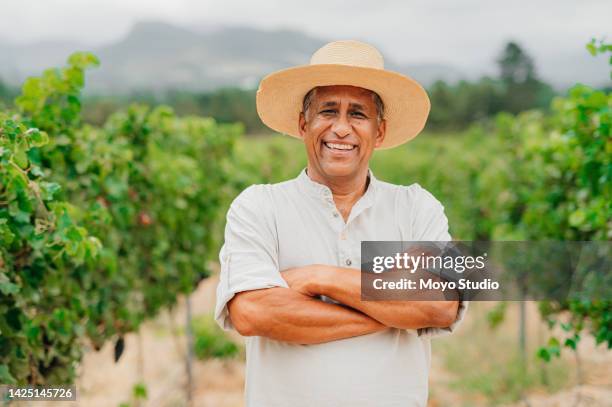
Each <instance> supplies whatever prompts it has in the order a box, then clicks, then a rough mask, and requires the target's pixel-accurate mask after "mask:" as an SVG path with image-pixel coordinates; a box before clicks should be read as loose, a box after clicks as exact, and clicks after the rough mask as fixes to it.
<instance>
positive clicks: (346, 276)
mask: <svg viewBox="0 0 612 407" xmlns="http://www.w3.org/2000/svg"><path fill="white" fill-rule="evenodd" d="M317 276H318V278H316V281H315V282H313V284H312V285H311V294H319V295H325V296H327V297H330V298H333V299H334V300H336V301H338V302H340V303H342V304H345V305H347V306H349V307H351V308H354V309H356V310H359V311H361V312H363V313H364V314H366V315H369V316H370V317H372V318H374V319H376V320H377V321H379V322H381V323H382V324H384V325H386V326H389V327H394V328H400V329H419V328H429V327H447V326H449V325H451V324H452V322H453V321H454V320H455V318H456V315H457V309H458V305H459V304H458V302H457V301H443V300H439V301H362V300H361V272H360V271H359V270H355V269H349V268H341V267H331V266H324V267H322V269H321V273H319V274H317Z"/></svg>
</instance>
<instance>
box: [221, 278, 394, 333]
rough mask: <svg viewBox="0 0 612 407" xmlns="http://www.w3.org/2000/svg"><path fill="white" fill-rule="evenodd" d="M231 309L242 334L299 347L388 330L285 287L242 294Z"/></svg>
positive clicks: (372, 321)
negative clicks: (300, 345)
mask: <svg viewBox="0 0 612 407" xmlns="http://www.w3.org/2000/svg"><path fill="white" fill-rule="evenodd" d="M228 309H229V313H230V318H231V320H232V323H233V324H234V326H235V327H236V329H237V330H238V332H240V333H241V334H242V335H244V336H264V337H268V338H271V339H275V340H279V341H284V342H290V343H296V344H316V343H323V342H329V341H334V340H338V339H345V338H350V337H354V336H360V335H365V334H368V333H373V332H377V331H381V330H383V329H386V328H387V327H385V326H384V325H383V324H381V323H380V322H378V321H376V320H375V319H373V318H371V317H369V316H367V315H365V314H363V313H362V312H359V311H356V310H354V309H350V308H347V307H343V306H341V305H336V304H329V303H326V302H323V301H321V300H319V299H316V298H313V297H311V296H308V295H304V294H302V293H299V292H297V291H294V290H292V289H290V288H283V287H275V288H268V289H263V290H253V291H247V292H242V293H238V294H237V295H236V296H235V297H234V298H233V299H232V300H231V301H230V302H229V304H228Z"/></svg>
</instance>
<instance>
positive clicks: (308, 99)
mask: <svg viewBox="0 0 612 407" xmlns="http://www.w3.org/2000/svg"><path fill="white" fill-rule="evenodd" d="M317 89H319V86H315V87H314V88H312V89H310V90H309V91H308V93H307V94H306V95H305V96H304V100H303V101H302V112H303V113H304V115H306V112H307V111H308V109H309V108H310V105H311V104H312V100H313V99H314V97H315V96H316V94H317ZM364 90H366V91H367V92H369V93H370V96H371V97H372V101H373V102H374V104H375V105H376V114H377V119H378V122H379V123H380V122H381V121H382V120H383V118H384V117H385V105H384V104H383V101H382V99H381V98H380V96H378V93H376V92H374V91H371V90H369V89H364Z"/></svg>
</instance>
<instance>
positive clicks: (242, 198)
mask: <svg viewBox="0 0 612 407" xmlns="http://www.w3.org/2000/svg"><path fill="white" fill-rule="evenodd" d="M265 188H266V186H265V185H253V186H250V187H249V188H247V189H245V190H244V191H243V192H242V193H241V194H240V195H239V196H238V197H237V198H236V199H235V200H234V202H232V204H231V206H230V209H229V211H228V213H227V223H226V226H225V241H224V244H223V247H222V248H221V251H220V253H219V261H220V265H221V271H220V274H219V283H218V285H217V301H216V305H215V320H216V321H217V323H218V324H219V326H221V327H222V328H223V329H225V330H230V329H234V326H233V324H232V322H231V319H230V318H229V311H228V308H227V303H228V302H229V301H230V300H231V299H232V298H233V297H234V295H236V294H237V293H239V292H241V291H249V290H257V289H262V288H271V287H288V285H287V283H286V282H285V280H284V279H283V278H282V277H281V274H280V271H279V268H278V244H277V236H276V233H275V230H276V228H275V226H274V218H273V216H272V215H273V214H272V213H271V211H270V209H271V205H270V204H269V203H267V202H266V201H267V200H268V199H267V198H268V196H267V194H268V192H267V191H266V189H265Z"/></svg>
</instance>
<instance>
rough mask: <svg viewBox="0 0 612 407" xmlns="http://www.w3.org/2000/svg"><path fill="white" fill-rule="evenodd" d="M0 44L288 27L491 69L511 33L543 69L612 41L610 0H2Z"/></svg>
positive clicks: (419, 58)
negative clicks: (161, 30)
mask: <svg viewBox="0 0 612 407" xmlns="http://www.w3.org/2000/svg"><path fill="white" fill-rule="evenodd" d="M0 7H1V10H2V12H1V13H0V41H4V42H13V43H15V42H17V43H27V42H34V41H40V40H55V39H61V40H75V41H79V42H81V43H84V44H86V45H100V44H104V43H108V42H112V41H115V40H119V39H120V38H121V37H122V36H124V35H126V34H127V32H128V31H129V29H130V27H131V26H132V25H133V24H134V23H136V22H138V21H151V20H156V21H166V22H170V23H176V24H180V25H186V26H191V27H198V28H200V29H205V28H207V27H216V26H219V25H248V26H254V27H259V28H264V29H277V28H291V29H297V30H300V31H304V32H306V33H308V34H311V35H314V36H317V37H321V38H324V39H332V40H333V39H349V38H350V39H360V40H365V41H367V42H370V43H372V44H374V45H376V46H377V47H379V49H381V50H382V52H383V55H390V56H392V57H393V59H394V60H395V61H398V62H400V63H407V64H410V63H445V64H452V65H454V66H456V67H459V68H466V69H470V70H473V69H475V68H476V69H479V68H481V69H479V70H482V71H486V70H487V69H489V70H490V69H491V68H492V67H493V61H494V60H495V58H496V57H497V56H498V55H499V53H500V50H501V48H502V46H503V44H504V43H505V42H507V41H508V40H516V41H518V42H519V43H520V44H522V45H523V47H524V48H525V49H526V50H527V51H528V52H529V53H530V54H532V55H534V56H536V62H539V64H540V66H539V68H541V69H542V70H544V71H546V70H550V69H555V64H558V61H559V60H560V59H559V55H561V54H562V53H564V52H565V53H566V54H567V53H574V54H576V55H580V54H579V52H580V50H582V49H584V44H585V43H586V42H588V41H589V40H590V38H591V37H593V36H595V37H597V38H602V37H606V38H607V39H608V40H612V23H611V21H612V18H611V17H610V16H612V1H610V0H580V1H579V0H527V1H526V0H512V1H496V0H456V1H442V0H403V1H402V0H376V1H375V0H370V1H360V2H357V1H352V2H347V1H337V0H300V1H292V2H290V1H287V0H250V1H236V0H223V1H211V0H170V1H168V0H165V1H161V0H0Z"/></svg>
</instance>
